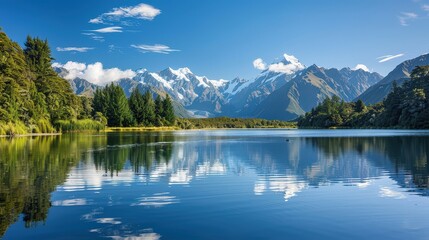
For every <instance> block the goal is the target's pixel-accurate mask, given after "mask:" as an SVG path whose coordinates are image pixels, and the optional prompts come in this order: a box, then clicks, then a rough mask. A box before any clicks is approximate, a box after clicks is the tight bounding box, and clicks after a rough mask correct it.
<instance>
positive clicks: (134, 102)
mask: <svg viewBox="0 0 429 240" xmlns="http://www.w3.org/2000/svg"><path fill="white" fill-rule="evenodd" d="M128 103H129V106H130V110H131V111H132V113H133V116H134V119H135V120H136V123H137V124H138V125H141V124H143V123H144V120H145V112H144V108H145V106H144V105H145V102H144V99H143V96H142V95H141V93H140V91H139V90H138V88H137V87H136V88H134V90H133V92H132V93H131V96H130V99H129V100H128Z"/></svg>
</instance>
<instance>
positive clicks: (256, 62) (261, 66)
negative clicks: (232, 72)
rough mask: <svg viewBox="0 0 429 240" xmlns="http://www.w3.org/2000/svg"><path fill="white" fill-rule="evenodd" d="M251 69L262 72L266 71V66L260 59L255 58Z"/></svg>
mask: <svg viewBox="0 0 429 240" xmlns="http://www.w3.org/2000/svg"><path fill="white" fill-rule="evenodd" d="M253 67H254V68H256V69H258V70H261V71H262V70H265V69H267V64H266V63H265V62H264V60H262V58H257V59H255V60H254V61H253Z"/></svg>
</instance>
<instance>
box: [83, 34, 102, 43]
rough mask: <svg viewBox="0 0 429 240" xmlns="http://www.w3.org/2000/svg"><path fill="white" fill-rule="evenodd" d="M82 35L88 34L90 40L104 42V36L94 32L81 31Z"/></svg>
mask: <svg viewBox="0 0 429 240" xmlns="http://www.w3.org/2000/svg"><path fill="white" fill-rule="evenodd" d="M82 34H83V35H86V36H89V37H90V38H91V39H92V40H95V41H99V42H104V37H102V36H100V35H97V34H95V33H82Z"/></svg>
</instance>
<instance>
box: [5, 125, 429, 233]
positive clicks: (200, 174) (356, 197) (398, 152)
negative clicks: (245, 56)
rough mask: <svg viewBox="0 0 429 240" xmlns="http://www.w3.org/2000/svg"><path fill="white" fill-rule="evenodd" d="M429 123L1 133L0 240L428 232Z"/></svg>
mask: <svg viewBox="0 0 429 240" xmlns="http://www.w3.org/2000/svg"><path fill="white" fill-rule="evenodd" d="M428 161H429V131H409V130H213V131H209V130H207V131H206V130H201V131H174V132H146V133H107V134H104V133H103V134H74V135H67V134H65V135H62V136H46V137H22V138H12V139H7V138H1V139H0V179H1V182H0V184H1V185H0V238H1V236H3V238H4V239H14V240H15V239H128V240H135V239H428V238H429V221H428V219H429V189H428V180H429V165H428Z"/></svg>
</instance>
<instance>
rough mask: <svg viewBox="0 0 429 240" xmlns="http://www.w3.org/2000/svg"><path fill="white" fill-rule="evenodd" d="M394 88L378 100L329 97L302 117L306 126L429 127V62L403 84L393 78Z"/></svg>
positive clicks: (302, 122)
mask: <svg viewBox="0 0 429 240" xmlns="http://www.w3.org/2000/svg"><path fill="white" fill-rule="evenodd" d="M392 89H393V90H392V92H391V93H390V94H389V95H388V96H387V98H386V99H385V100H384V101H383V102H380V103H378V104H375V105H372V106H365V104H364V102H363V101H362V100H358V101H357V102H352V103H346V102H344V101H341V100H340V99H339V98H338V97H336V96H334V97H332V98H327V99H325V100H324V102H323V103H322V104H320V105H319V106H317V107H316V108H314V109H312V110H311V111H310V112H308V113H307V114H306V115H305V116H304V117H302V118H301V119H300V120H299V122H298V126H299V127H303V128H331V127H347V128H412V129H428V128H429V99H428V96H429V66H421V67H416V68H415V69H414V70H413V71H412V73H411V79H410V80H406V81H405V82H404V83H403V85H402V86H398V85H397V84H396V82H393V87H392Z"/></svg>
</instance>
